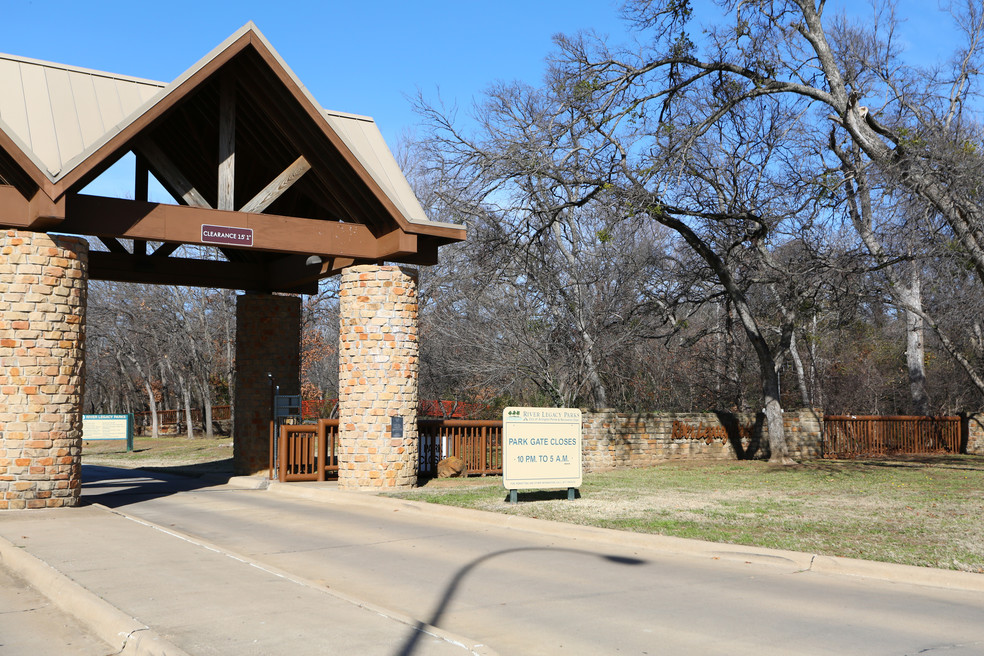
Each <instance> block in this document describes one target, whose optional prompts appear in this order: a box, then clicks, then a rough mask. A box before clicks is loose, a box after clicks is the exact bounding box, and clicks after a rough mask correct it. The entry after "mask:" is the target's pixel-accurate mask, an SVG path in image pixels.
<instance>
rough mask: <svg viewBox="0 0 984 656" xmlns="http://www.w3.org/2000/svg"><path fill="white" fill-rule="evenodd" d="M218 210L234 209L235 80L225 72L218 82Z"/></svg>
mask: <svg viewBox="0 0 984 656" xmlns="http://www.w3.org/2000/svg"><path fill="white" fill-rule="evenodd" d="M217 197H218V199H219V200H218V206H219V207H218V209H220V210H235V209H236V79H235V78H234V77H232V73H230V72H228V71H227V72H225V73H224V74H223V75H222V79H221V80H219V190H218V196H217Z"/></svg>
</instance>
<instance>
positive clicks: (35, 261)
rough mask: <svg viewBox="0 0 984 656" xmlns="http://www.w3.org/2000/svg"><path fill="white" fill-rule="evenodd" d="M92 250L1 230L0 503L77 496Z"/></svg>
mask: <svg viewBox="0 0 984 656" xmlns="http://www.w3.org/2000/svg"><path fill="white" fill-rule="evenodd" d="M88 253H89V251H88V244H87V243H86V242H85V240H83V239H79V238H75V237H63V236H55V235H47V234H44V233H35V232H28V231H18V230H5V231H3V232H2V233H0V509H8V508H9V509H18V508H53V507H59V506H74V505H77V504H78V501H79V493H80V491H81V483H82V463H81V452H82V414H81V413H82V391H83V390H82V388H83V367H84V351H85V308H86V291H87V267H88Z"/></svg>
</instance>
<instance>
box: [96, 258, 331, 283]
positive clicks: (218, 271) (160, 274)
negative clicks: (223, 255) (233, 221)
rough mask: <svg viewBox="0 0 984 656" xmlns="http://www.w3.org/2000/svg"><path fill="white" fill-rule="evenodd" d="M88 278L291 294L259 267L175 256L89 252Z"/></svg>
mask: <svg viewBox="0 0 984 656" xmlns="http://www.w3.org/2000/svg"><path fill="white" fill-rule="evenodd" d="M89 277H90V278H92V279H93V280H117V281H120V282H140V283H156V284H164V285H186V286H189V287H217V288H220V289H251V290H257V291H270V292H273V291H283V292H290V291H295V288H296V286H294V287H292V288H282V287H277V286H274V285H271V283H270V281H269V277H268V272H267V270H266V268H265V267H263V266H261V265H252V264H239V263H234V262H222V261H219V260H193V259H187V258H175V257H166V258H165V257H160V258H158V257H139V256H134V255H130V254H120V253H106V252H103V251H92V252H90V253H89ZM312 289H313V290H314V291H315V292H316V291H317V284H315V285H313V286H311V285H308V286H307V287H304V288H303V293H313V292H312V291H311V290H312Z"/></svg>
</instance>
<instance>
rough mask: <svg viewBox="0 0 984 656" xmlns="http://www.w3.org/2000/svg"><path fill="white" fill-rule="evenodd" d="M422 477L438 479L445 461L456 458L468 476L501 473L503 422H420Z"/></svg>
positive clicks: (424, 420)
mask: <svg viewBox="0 0 984 656" xmlns="http://www.w3.org/2000/svg"><path fill="white" fill-rule="evenodd" d="M417 434H418V435H419V436H420V469H419V472H420V475H421V476H436V475H437V463H438V462H440V461H441V459H442V458H447V457H449V456H457V457H459V458H461V459H462V460H464V461H465V467H467V469H468V473H469V474H481V475H482V476H485V475H488V474H501V473H502V421H501V420H479V419H418V420H417Z"/></svg>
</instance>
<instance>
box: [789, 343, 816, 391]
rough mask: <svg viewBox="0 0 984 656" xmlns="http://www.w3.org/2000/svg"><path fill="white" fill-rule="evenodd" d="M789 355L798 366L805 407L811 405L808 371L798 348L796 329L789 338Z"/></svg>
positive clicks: (799, 382) (798, 381)
mask: <svg viewBox="0 0 984 656" xmlns="http://www.w3.org/2000/svg"><path fill="white" fill-rule="evenodd" d="M789 355H790V357H792V358H793V366H795V367H796V382H797V383H798V384H799V388H800V400H801V401H802V402H803V407H804V408H809V407H811V403H810V392H809V388H808V387H807V384H806V371H805V370H804V369H803V360H802V358H800V354H799V351H797V350H796V332H795V331H794V332H793V334H792V337H790V340H789Z"/></svg>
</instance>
